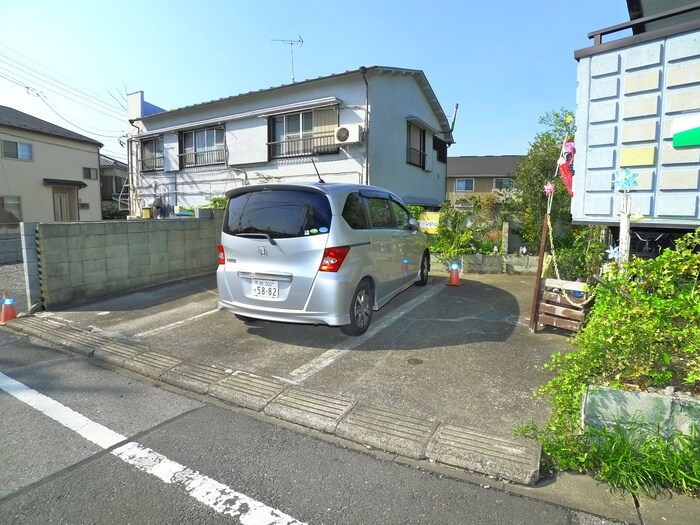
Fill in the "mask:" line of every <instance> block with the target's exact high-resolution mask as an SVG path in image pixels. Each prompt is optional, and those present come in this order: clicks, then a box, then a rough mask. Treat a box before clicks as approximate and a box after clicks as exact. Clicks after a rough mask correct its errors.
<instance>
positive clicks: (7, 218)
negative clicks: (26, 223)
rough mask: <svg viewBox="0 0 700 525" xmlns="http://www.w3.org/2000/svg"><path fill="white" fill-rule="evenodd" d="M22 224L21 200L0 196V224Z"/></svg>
mask: <svg viewBox="0 0 700 525" xmlns="http://www.w3.org/2000/svg"><path fill="white" fill-rule="evenodd" d="M17 222H22V198H21V197H16V196H10V195H5V196H3V195H0V224H14V223H17Z"/></svg>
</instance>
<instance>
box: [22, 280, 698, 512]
mask: <svg viewBox="0 0 700 525" xmlns="http://www.w3.org/2000/svg"><path fill="white" fill-rule="evenodd" d="M445 282H446V276H432V277H431V282H430V283H429V285H428V286H427V287H425V288H424V289H420V288H412V289H409V290H408V291H406V292H405V293H403V294H401V295H400V296H399V297H397V298H396V299H394V300H393V301H391V302H390V303H389V305H387V306H386V307H385V308H383V309H382V310H381V311H380V312H378V313H376V314H375V319H374V320H373V324H372V327H371V328H370V331H369V332H368V333H367V334H366V335H365V336H363V337H360V338H347V337H345V336H342V335H341V334H340V332H339V331H338V330H337V329H333V328H328V327H314V326H300V325H285V324H278V323H264V322H259V323H249V324H245V323H241V322H239V321H237V320H236V319H234V318H233V317H232V316H230V315H229V314H227V313H226V312H220V311H217V310H216V290H215V286H214V279H213V276H205V277H200V278H195V279H189V280H184V281H180V282H177V283H171V284H169V285H165V286H159V287H154V288H151V289H147V290H141V291H138V292H134V293H129V294H126V295H124V296H120V297H113V298H108V299H104V300H100V301H95V302H92V303H87V304H82V305H76V306H74V307H71V308H63V309H56V310H53V311H51V312H45V313H42V314H40V315H38V316H37V317H35V318H32V319H29V320H27V322H29V321H31V322H32V323H33V325H32V328H33V329H35V330H34V332H33V333H35V334H36V335H38V336H41V337H44V338H46V339H51V340H53V342H54V343H56V344H58V345H60V346H62V347H65V348H73V349H74V350H75V351H76V352H79V353H83V354H86V355H94V356H95V358H96V359H98V360H104V359H106V358H107V357H109V359H110V361H108V362H113V361H112V360H113V359H114V358H115V357H119V356H121V361H120V363H121V364H120V366H122V365H123V366H124V367H130V368H129V369H130V370H139V371H140V373H142V374H146V375H149V374H150V377H152V378H156V379H158V380H159V381H164V382H165V383H170V384H178V385H180V386H182V377H177V374H175V373H174V372H176V371H177V370H183V369H184V370H186V371H187V372H188V374H189V375H190V376H191V375H192V373H191V372H192V370H194V372H196V374H197V375H198V376H200V377H201V376H202V374H203V375H204V376H206V378H208V379H207V381H209V382H208V383H207V382H205V383H204V384H202V383H201V382H200V383H198V384H196V385H195V386H196V389H195V390H197V391H199V392H210V391H211V387H212V385H216V384H219V383H223V382H228V383H235V382H237V381H238V380H239V379H241V378H247V379H248V380H249V381H248V383H246V388H247V389H249V388H250V385H251V383H256V382H257V383H263V386H264V387H265V388H268V387H270V388H271V390H270V389H269V388H268V390H267V391H266V392H268V393H269V392H270V391H272V392H273V395H272V396H271V397H269V396H268V397H267V398H265V399H263V398H256V399H254V400H253V401H254V402H255V403H253V404H250V403H248V401H250V399H247V400H244V401H246V402H244V403H241V401H240V399H235V400H233V401H232V400H231V399H228V398H227V402H233V403H234V404H236V405H238V406H245V407H248V408H253V409H254V410H257V411H259V412H260V413H261V414H263V413H265V414H268V415H269V414H270V413H271V412H270V411H269V409H271V408H272V409H276V408H278V406H277V407H276V406H273V405H280V404H284V403H282V401H284V402H285V403H286V402H287V401H288V400H289V397H290V396H286V394H288V393H294V394H298V393H299V392H300V391H301V392H303V393H311V394H312V395H314V396H316V397H318V396H321V397H325V398H326V399H331V401H333V402H334V403H335V402H337V401H341V402H342V403H347V406H349V407H350V409H351V411H350V412H349V415H350V416H353V414H354V411H355V410H356V409H357V410H358V411H359V410H362V409H367V407H369V408H370V409H373V408H374V407H380V408H382V409H386V410H388V413H390V415H396V414H398V415H399V416H401V418H402V419H400V420H398V422H397V421H396V420H392V424H394V427H392V428H396V427H397V426H403V424H404V423H405V421H407V420H408V421H409V422H410V423H411V425H413V424H414V423H416V421H417V424H419V426H420V425H423V427H424V428H425V429H426V432H427V434H430V435H433V436H440V435H441V434H440V432H441V431H442V429H447V430H449V431H452V430H453V429H454V428H457V429H466V430H468V431H469V432H471V430H473V429H475V430H476V431H477V433H479V432H480V433H482V434H483V436H485V439H482V441H485V442H486V443H487V444H490V446H493V447H495V448H496V449H497V448H498V447H499V446H500V445H499V443H502V442H504V441H505V442H507V443H510V442H511V441H510V440H513V439H514V438H513V436H512V434H511V431H512V429H513V428H514V427H515V426H517V425H519V424H521V423H523V422H526V421H529V420H531V419H532V420H535V421H536V422H538V423H543V422H544V421H546V420H547V417H548V410H549V409H548V406H547V404H546V403H545V402H543V401H541V400H535V399H533V397H532V395H531V394H532V390H533V389H534V388H536V386H537V385H539V384H541V383H542V382H543V381H544V380H546V378H547V375H546V374H545V373H544V372H543V371H542V370H541V369H538V368H537V365H539V364H542V363H544V362H547V361H548V359H549V356H550V355H551V353H552V352H555V351H564V352H565V351H567V350H568V348H569V347H568V341H569V339H568V336H567V335H566V334H565V333H563V332H560V331H556V330H545V331H542V332H538V333H537V334H531V333H530V332H529V330H528V329H527V317H526V316H527V315H528V314H529V307H530V301H531V294H532V278H531V277H526V276H517V275H513V276H504V275H471V274H470V275H467V276H466V277H465V278H463V283H464V284H463V285H462V286H459V287H448V286H445ZM18 321H20V320H18ZM22 321H23V322H24V320H22ZM120 352H122V353H120ZM123 352H126V354H124V353H123ZM124 355H127V358H126V359H125V358H124ZM128 356H130V357H128ZM155 358H157V359H155ZM144 363H148V364H149V366H148V367H144ZM127 365H128V366H127ZM222 378H223V379H222ZM191 384H192V383H191V382H190V386H191ZM256 386H259V385H256ZM202 388H203V390H202ZM263 390H264V389H263ZM283 392H284V395H281V394H282V393H283ZM248 393H249V392H248ZM263 393H264V392H263ZM278 394H280V395H279V397H278V400H279V401H280V402H278V403H277V402H272V403H270V400H272V399H273V398H275V396H277V395H278ZM285 396H286V397H285ZM249 397H250V396H249ZM207 401H208V402H216V400H215V399H211V397H208V398H207ZM324 408H327V407H324ZM272 412H274V411H272ZM366 412H367V410H365V413H366ZM274 413H275V414H276V416H275V417H276V418H277V419H276V421H277V422H278V423H280V424H284V422H285V421H293V422H297V423H299V418H295V417H289V412H287V413H280V412H274ZM383 414H386V413H383ZM297 415H298V414H297ZM302 416H304V417H307V416H308V413H303V414H302ZM346 416H347V417H346ZM350 416H348V412H341V413H340V414H339V415H338V418H336V420H334V421H333V420H332V421H331V423H332V425H331V426H330V427H324V428H323V433H321V434H319V437H323V438H326V439H330V440H331V441H332V440H333V439H334V438H336V437H337V436H339V435H340V434H339V432H337V430H339V429H340V427H339V426H338V422H339V420H343V419H344V418H345V419H344V421H347V420H348V419H350ZM404 416H406V417H404ZM301 424H303V425H305V426H307V427H308V425H307V422H306V421H302V422H301ZM313 428H318V427H313ZM436 429H437V432H436ZM390 430H391V429H390ZM433 433H434V434H433ZM387 435H388V434H387V432H386V428H381V429H380V432H379V433H378V434H377V433H375V435H374V436H373V437H374V438H376V439H374V440H372V439H368V436H367V435H366V434H364V435H363V434H358V433H357V432H356V433H355V434H354V435H350V436H349V437H348V434H347V433H345V434H343V436H342V437H344V438H345V439H344V441H343V442H344V443H350V445H352V444H353V443H354V444H358V443H359V444H360V446H362V448H363V449H364V447H365V446H368V447H370V448H371V449H372V450H376V449H382V450H385V451H389V452H392V451H393V453H398V454H399V455H398V456H396V457H397V458H400V459H401V461H406V462H408V463H410V464H413V463H412V461H411V458H413V457H425V456H420V454H421V453H422V454H424V453H425V452H426V450H425V442H426V441H422V442H421V443H422V447H423V448H422V449H419V450H418V453H419V454H418V455H417V456H411V452H415V450H413V451H407V450H406V448H405V446H404V445H405V444H406V440H404V441H403V442H401V443H398V445H397V444H396V443H388V438H387ZM483 436H482V437H483ZM370 437H372V436H370ZM348 440H349V441H348ZM409 444H412V443H409ZM413 444H414V443H413ZM388 445H390V446H388ZM395 445H396V446H395ZM481 450H483V448H482V449H481ZM506 450H515V448H513V447H510V446H508V447H506ZM471 452H473V450H472V451H471ZM492 452H493V451H491V450H487V451H486V453H487V456H488V454H491V453H492ZM481 453H482V452H479V454H481ZM448 459H449V458H448ZM441 462H443V459H440V460H439V461H433V460H432V459H428V460H426V459H422V460H419V461H417V462H416V463H415V464H416V465H418V466H420V468H422V469H425V470H430V471H434V472H445V473H447V474H448V475H450V476H454V475H460V476H461V475H462V474H465V473H464V471H460V470H455V469H453V468H452V467H450V466H444V465H442V464H441ZM447 463H448V465H458V463H449V461H448V462H447ZM481 466H483V465H481ZM476 467H480V465H477V466H476ZM476 467H471V466H470V467H468V468H472V469H473V470H479V468H476ZM481 472H483V470H481ZM465 475H466V474H465ZM478 483H479V484H488V485H490V486H491V487H493V488H498V489H501V490H508V491H512V492H518V493H520V494H523V495H526V496H530V497H534V498H539V499H542V500H546V501H549V502H552V503H555V504H562V505H565V506H570V507H573V508H578V509H582V510H586V511H588V512H590V513H593V514H597V515H605V516H609V517H614V518H615V519H618V520H620V521H627V522H630V523H638V522H639V517H638V512H637V509H636V508H635V502H634V501H633V500H632V499H631V498H629V497H613V496H611V495H610V494H609V493H608V492H607V491H606V489H605V487H604V486H601V485H598V484H597V483H595V482H594V481H593V480H592V479H590V478H587V477H585V476H572V475H567V474H562V475H558V476H557V477H556V479H554V480H552V479H543V480H541V481H540V482H539V483H538V484H536V485H535V486H534V487H522V486H519V485H514V484H508V483H507V482H505V481H503V480H501V479H493V478H488V477H486V478H479V479H478ZM641 505H642V508H641V512H642V513H643V515H644V517H645V525H649V524H652V523H677V524H686V523H687V524H689V525H690V524H691V523H692V524H694V523H695V521H694V518H692V517H690V518H689V516H693V515H694V513H697V512H700V508H699V507H698V505H697V504H696V505H690V504H689V502H688V500H687V499H683V498H672V499H671V500H668V501H667V500H665V499H662V500H659V501H651V500H642V501H641ZM689 509H691V510H692V512H690V513H689V512H688V510H689Z"/></svg>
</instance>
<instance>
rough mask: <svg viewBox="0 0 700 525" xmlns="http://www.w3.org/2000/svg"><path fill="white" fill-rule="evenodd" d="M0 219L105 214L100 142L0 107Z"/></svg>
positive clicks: (62, 218)
mask: <svg viewBox="0 0 700 525" xmlns="http://www.w3.org/2000/svg"><path fill="white" fill-rule="evenodd" d="M0 146H1V147H2V149H1V150H0V161H1V162H0V170H1V171H2V176H0V220H1V221H8V222H10V221H14V220H16V222H21V221H36V222H39V221H78V220H82V221H92V220H100V219H101V218H102V209H101V206H100V181H99V176H98V174H99V167H100V163H99V150H100V147H102V144H101V143H99V142H97V141H96V140H93V139H91V138H88V137H85V136H83V135H79V134H78V133H74V132H72V131H70V130H67V129H64V128H62V127H60V126H56V125H54V124H51V123H50V122H46V121H45V120H41V119H39V118H36V117H33V116H31V115H28V114H27V113H23V112H21V111H17V110H16V109H12V108H9V107H6V106H0Z"/></svg>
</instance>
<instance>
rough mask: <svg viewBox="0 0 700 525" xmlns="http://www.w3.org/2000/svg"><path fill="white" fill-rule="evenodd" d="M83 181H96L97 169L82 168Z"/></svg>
mask: <svg viewBox="0 0 700 525" xmlns="http://www.w3.org/2000/svg"><path fill="white" fill-rule="evenodd" d="M83 179H89V180H97V168H83Z"/></svg>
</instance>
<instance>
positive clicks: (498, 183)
mask: <svg viewBox="0 0 700 525" xmlns="http://www.w3.org/2000/svg"><path fill="white" fill-rule="evenodd" d="M512 187H513V179H511V178H510V177H496V178H495V179H493V189H494V190H507V189H508V188H512Z"/></svg>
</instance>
